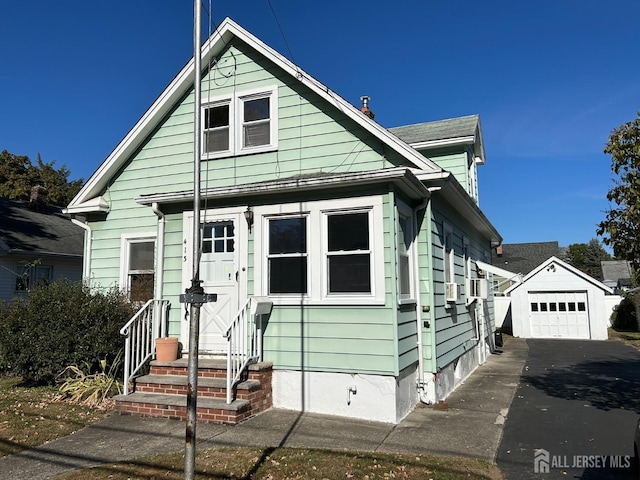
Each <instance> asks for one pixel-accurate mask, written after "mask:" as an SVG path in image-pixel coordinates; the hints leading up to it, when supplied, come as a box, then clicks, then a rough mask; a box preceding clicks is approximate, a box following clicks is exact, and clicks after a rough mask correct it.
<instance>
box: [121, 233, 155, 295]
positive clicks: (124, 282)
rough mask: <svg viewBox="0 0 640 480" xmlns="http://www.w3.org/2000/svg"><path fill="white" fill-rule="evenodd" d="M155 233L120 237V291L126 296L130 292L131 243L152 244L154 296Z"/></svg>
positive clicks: (130, 234) (131, 234)
mask: <svg viewBox="0 0 640 480" xmlns="http://www.w3.org/2000/svg"><path fill="white" fill-rule="evenodd" d="M156 237H157V235H156V233H155V232H143V233H124V234H122V235H121V236H120V289H121V290H122V291H124V292H126V294H127V296H128V295H129V293H130V291H131V285H129V275H130V273H131V272H130V271H129V257H130V254H131V248H130V246H131V244H133V243H145V242H153V252H154V254H153V278H154V296H155V281H156V273H157V272H156V258H155V257H156V247H157V241H156Z"/></svg>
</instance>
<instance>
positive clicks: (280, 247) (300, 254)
mask: <svg viewBox="0 0 640 480" xmlns="http://www.w3.org/2000/svg"><path fill="white" fill-rule="evenodd" d="M268 225H269V227H268V235H269V237H268V238H269V250H268V255H267V259H268V260H267V263H268V267H267V268H268V282H269V293H270V294H273V293H284V294H286V293H298V294H306V293H307V271H308V269H307V217H305V216H298V217H283V218H270V219H269V220H268Z"/></svg>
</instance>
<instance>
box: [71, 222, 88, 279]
mask: <svg viewBox="0 0 640 480" xmlns="http://www.w3.org/2000/svg"><path fill="white" fill-rule="evenodd" d="M71 222H72V223H73V224H74V225H77V226H79V227H80V228H82V229H83V230H84V231H85V235H84V239H85V242H84V256H83V259H82V279H83V280H85V281H86V282H89V280H90V279H91V241H92V238H91V227H90V226H89V224H88V222H87V221H86V220H85V221H84V222H81V221H80V220H78V219H76V218H72V219H71Z"/></svg>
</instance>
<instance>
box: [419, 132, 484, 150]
mask: <svg viewBox="0 0 640 480" xmlns="http://www.w3.org/2000/svg"><path fill="white" fill-rule="evenodd" d="M475 141H476V137H475V135H471V136H467V137H454V138H444V139H441V140H428V141H426V142H415V143H410V144H409V146H410V147H412V148H415V149H416V150H420V149H421V148H432V147H446V146H451V145H473V144H474V143H475Z"/></svg>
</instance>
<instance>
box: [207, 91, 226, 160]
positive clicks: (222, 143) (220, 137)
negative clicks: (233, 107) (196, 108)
mask: <svg viewBox="0 0 640 480" xmlns="http://www.w3.org/2000/svg"><path fill="white" fill-rule="evenodd" d="M229 135H230V129H229V104H228V103H227V104H222V105H213V106H210V107H207V108H205V109H204V151H205V153H211V152H226V151H228V150H229Z"/></svg>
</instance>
